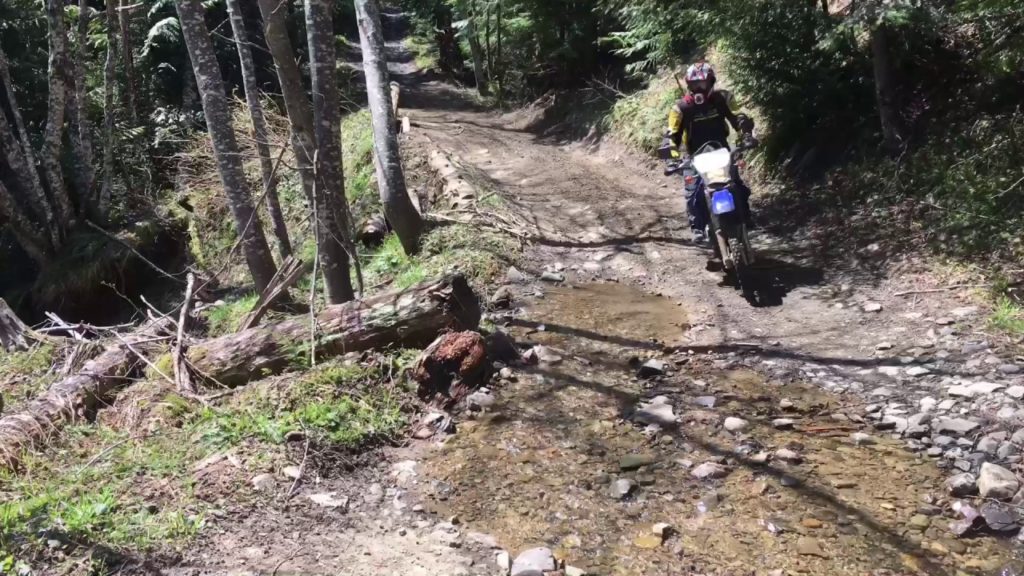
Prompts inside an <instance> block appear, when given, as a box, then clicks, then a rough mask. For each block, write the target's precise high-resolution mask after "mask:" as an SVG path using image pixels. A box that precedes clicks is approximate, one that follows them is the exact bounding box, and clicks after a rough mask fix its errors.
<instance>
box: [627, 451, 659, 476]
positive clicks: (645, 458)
mask: <svg viewBox="0 0 1024 576" xmlns="http://www.w3.org/2000/svg"><path fill="white" fill-rule="evenodd" d="M657 461H658V459H657V457H655V456H654V455H652V454H626V455H625V456H623V457H622V458H619V470H622V471H626V472H628V471H631V470H636V469H638V468H643V467H644V466H650V465H651V464H654V463H655V462H657Z"/></svg>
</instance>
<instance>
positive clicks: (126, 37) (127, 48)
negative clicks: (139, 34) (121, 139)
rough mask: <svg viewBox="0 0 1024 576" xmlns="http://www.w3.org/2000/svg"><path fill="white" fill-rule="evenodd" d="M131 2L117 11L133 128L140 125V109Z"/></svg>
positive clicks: (127, 1) (123, 2)
mask: <svg viewBox="0 0 1024 576" xmlns="http://www.w3.org/2000/svg"><path fill="white" fill-rule="evenodd" d="M130 2H131V0H121V9H120V10H118V11H117V15H118V26H119V27H120V29H121V65H122V66H123V67H124V83H125V90H124V93H125V96H126V97H127V98H126V99H127V103H128V117H129V118H131V120H132V126H138V124H139V109H138V104H137V100H136V98H135V55H134V54H133V53H132V28H131V25H132V22H131V16H132V10H130V9H127V6H128V5H129V3H130Z"/></svg>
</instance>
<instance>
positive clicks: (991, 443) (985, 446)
mask: <svg viewBox="0 0 1024 576" xmlns="http://www.w3.org/2000/svg"><path fill="white" fill-rule="evenodd" d="M999 444H1000V441H999V440H997V439H996V438H993V437H992V436H985V437H983V438H982V439H981V440H978V446H977V448H976V449H977V450H978V452H984V453H985V454H988V455H990V456H991V455H994V454H995V453H996V452H997V451H998V450H999Z"/></svg>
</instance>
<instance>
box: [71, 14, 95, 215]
mask: <svg viewBox="0 0 1024 576" xmlns="http://www.w3.org/2000/svg"><path fill="white" fill-rule="evenodd" d="M91 10H92V9H91V8H89V2H88V0H79V1H78V29H77V31H76V34H75V36H76V37H75V50H74V57H73V58H72V59H71V61H69V62H68V63H67V66H69V67H70V68H71V69H72V70H74V76H73V80H74V87H73V89H72V90H69V91H68V130H69V132H70V138H69V140H71V148H72V152H73V154H74V164H75V173H74V176H75V177H74V181H75V197H76V198H77V199H78V212H79V214H89V215H92V216H95V214H94V213H93V198H92V184H93V179H94V178H95V173H94V171H93V167H92V135H91V133H90V125H89V116H88V111H87V108H86V104H87V102H86V96H85V62H86V56H87V54H86V42H85V39H86V35H87V34H88V32H89V12H90V11H91Z"/></svg>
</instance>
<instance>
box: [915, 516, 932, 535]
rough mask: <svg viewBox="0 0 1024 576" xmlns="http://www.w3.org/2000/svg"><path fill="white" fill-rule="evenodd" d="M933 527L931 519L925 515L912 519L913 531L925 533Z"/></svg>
mask: <svg viewBox="0 0 1024 576" xmlns="http://www.w3.org/2000/svg"><path fill="white" fill-rule="evenodd" d="M931 525H932V520H931V518H929V517H927V516H925V515H924V514H915V515H914V516H913V517H912V518H911V519H910V528H911V529H913V530H918V531H920V532H924V531H925V530H927V529H928V527H929V526H931Z"/></svg>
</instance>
